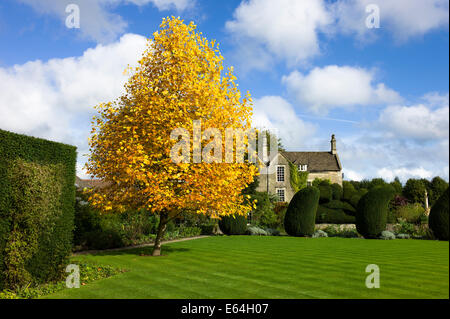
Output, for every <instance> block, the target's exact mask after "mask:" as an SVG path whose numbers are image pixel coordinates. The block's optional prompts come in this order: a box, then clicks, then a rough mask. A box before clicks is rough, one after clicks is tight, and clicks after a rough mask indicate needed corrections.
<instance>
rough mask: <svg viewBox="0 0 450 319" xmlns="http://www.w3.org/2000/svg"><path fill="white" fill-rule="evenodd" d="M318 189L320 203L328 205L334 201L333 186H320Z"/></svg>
mask: <svg viewBox="0 0 450 319" xmlns="http://www.w3.org/2000/svg"><path fill="white" fill-rule="evenodd" d="M318 189H319V191H320V197H319V202H320V203H321V204H322V203H328V202H330V201H331V200H332V199H333V189H332V188H331V185H319V186H318Z"/></svg>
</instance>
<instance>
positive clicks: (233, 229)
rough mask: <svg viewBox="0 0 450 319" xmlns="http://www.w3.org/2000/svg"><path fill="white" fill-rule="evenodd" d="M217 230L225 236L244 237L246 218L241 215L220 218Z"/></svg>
mask: <svg viewBox="0 0 450 319" xmlns="http://www.w3.org/2000/svg"><path fill="white" fill-rule="evenodd" d="M219 228H220V230H221V231H222V232H223V233H224V234H225V235H244V234H245V232H246V231H247V217H246V216H242V215H236V216H222V218H221V219H220V221H219Z"/></svg>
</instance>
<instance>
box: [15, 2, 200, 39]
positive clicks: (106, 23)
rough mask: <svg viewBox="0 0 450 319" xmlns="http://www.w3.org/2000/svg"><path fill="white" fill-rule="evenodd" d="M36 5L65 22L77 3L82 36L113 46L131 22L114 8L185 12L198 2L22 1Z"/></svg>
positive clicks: (34, 6)
mask: <svg viewBox="0 0 450 319" xmlns="http://www.w3.org/2000/svg"><path fill="white" fill-rule="evenodd" d="M18 1H20V2H23V3H26V4H28V5H30V6H32V7H33V8H34V9H35V10H36V11H38V12H40V13H43V14H52V15H55V16H57V17H59V18H60V19H61V21H62V23H65V21H66V18H67V16H68V15H69V14H68V13H66V7H67V5H69V4H72V3H75V4H77V5H78V6H79V8H80V29H79V30H80V32H81V34H82V36H84V37H86V38H89V39H93V40H95V41H97V42H101V43H109V42H111V41H114V40H116V39H117V37H118V36H120V35H121V34H123V33H124V32H125V30H126V28H127V25H128V24H127V22H126V21H124V20H123V19H122V17H121V16H120V15H118V14H115V13H112V12H111V9H112V8H113V7H114V6H117V5H119V4H134V5H138V6H143V5H147V4H150V3H151V4H153V5H154V6H156V7H157V8H158V9H159V10H170V9H176V10H178V11H182V10H185V9H188V8H190V7H192V6H193V5H194V4H195V0H78V1H76V2H74V1H73V0H18Z"/></svg>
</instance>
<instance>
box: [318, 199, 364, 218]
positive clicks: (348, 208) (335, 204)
mask: <svg viewBox="0 0 450 319" xmlns="http://www.w3.org/2000/svg"><path fill="white" fill-rule="evenodd" d="M322 206H324V207H326V208H331V209H342V210H343V211H345V213H347V214H349V215H352V216H355V214H356V209H355V208H354V207H353V206H352V205H350V204H349V203H346V202H341V201H339V200H332V201H331V202H329V203H326V204H323V205H322Z"/></svg>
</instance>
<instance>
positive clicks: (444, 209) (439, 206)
mask: <svg viewBox="0 0 450 319" xmlns="http://www.w3.org/2000/svg"><path fill="white" fill-rule="evenodd" d="M448 205H449V188H447V190H446V191H445V192H444V194H442V196H441V197H439V199H438V200H437V201H436V203H435V204H434V205H433V207H432V208H431V212H430V217H429V220H428V223H429V226H430V228H431V230H432V231H433V234H434V236H435V237H436V238H438V239H440V240H448V232H449V229H448V227H449V224H448V215H449V210H448Z"/></svg>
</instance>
